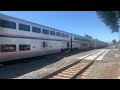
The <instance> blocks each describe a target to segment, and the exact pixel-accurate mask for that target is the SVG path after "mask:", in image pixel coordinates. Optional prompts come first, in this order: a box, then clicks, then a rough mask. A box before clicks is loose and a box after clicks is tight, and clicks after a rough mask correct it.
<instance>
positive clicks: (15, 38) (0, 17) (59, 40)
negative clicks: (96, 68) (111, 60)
mask: <svg viewBox="0 0 120 90" xmlns="http://www.w3.org/2000/svg"><path fill="white" fill-rule="evenodd" d="M106 46H107V44H106V43H104V42H102V41H96V40H90V39H87V38H85V37H83V36H79V35H75V34H72V33H68V32H65V31H61V30H58V29H54V28H51V27H47V26H44V25H40V24H36V23H33V22H29V21H26V20H21V19H18V18H15V17H11V16H7V15H4V14H0V62H5V61H10V60H17V59H22V58H30V57H36V56H42V55H48V54H54V53H60V52H61V51H68V50H72V49H78V50H81V49H90V48H93V49H94V48H103V47H106Z"/></svg>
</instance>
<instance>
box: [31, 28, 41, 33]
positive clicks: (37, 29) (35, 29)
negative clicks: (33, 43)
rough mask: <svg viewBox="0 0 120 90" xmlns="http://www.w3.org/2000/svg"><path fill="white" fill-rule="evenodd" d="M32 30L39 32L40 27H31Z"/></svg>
mask: <svg viewBox="0 0 120 90" xmlns="http://www.w3.org/2000/svg"><path fill="white" fill-rule="evenodd" d="M32 32H36V33H41V28H37V27H32Z"/></svg>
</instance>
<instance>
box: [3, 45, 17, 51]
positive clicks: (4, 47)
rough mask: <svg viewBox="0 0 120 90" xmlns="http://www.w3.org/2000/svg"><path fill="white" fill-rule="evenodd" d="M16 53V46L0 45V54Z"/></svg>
mask: <svg viewBox="0 0 120 90" xmlns="http://www.w3.org/2000/svg"><path fill="white" fill-rule="evenodd" d="M14 51H16V45H14V44H2V45H1V52H14Z"/></svg>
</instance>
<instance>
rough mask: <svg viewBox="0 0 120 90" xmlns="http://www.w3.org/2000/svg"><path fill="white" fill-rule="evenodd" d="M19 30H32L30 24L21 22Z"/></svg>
mask: <svg viewBox="0 0 120 90" xmlns="http://www.w3.org/2000/svg"><path fill="white" fill-rule="evenodd" d="M19 30H24V31H30V26H29V25H25V24H21V23H20V24H19Z"/></svg>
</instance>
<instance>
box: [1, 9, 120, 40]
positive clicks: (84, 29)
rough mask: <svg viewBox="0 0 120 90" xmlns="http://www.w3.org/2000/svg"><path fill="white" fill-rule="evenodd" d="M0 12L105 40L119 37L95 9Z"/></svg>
mask: <svg viewBox="0 0 120 90" xmlns="http://www.w3.org/2000/svg"><path fill="white" fill-rule="evenodd" d="M0 13H3V14H6V15H9V16H13V17H17V18H20V19H25V20H28V21H31V22H35V23H38V24H42V25H45V26H49V27H53V28H56V29H60V30H63V31H67V32H70V33H74V34H78V35H82V36H83V35H85V34H88V35H90V36H92V37H93V38H97V39H99V40H102V41H105V42H111V41H112V40H113V39H116V40H118V39H119V38H118V34H117V33H111V31H110V30H109V28H108V27H106V26H105V24H104V23H103V22H102V21H101V20H100V19H99V18H98V17H97V15H96V12H95V11H0Z"/></svg>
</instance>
